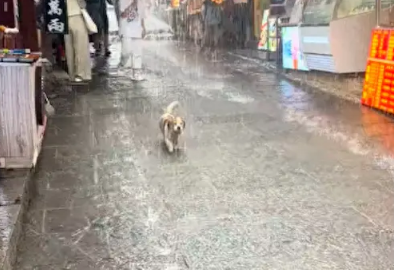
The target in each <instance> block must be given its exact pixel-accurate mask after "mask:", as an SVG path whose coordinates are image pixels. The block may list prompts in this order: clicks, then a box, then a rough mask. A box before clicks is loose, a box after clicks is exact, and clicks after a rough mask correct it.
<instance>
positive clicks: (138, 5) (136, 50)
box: [119, 0, 146, 81]
mask: <svg viewBox="0 0 394 270" xmlns="http://www.w3.org/2000/svg"><path fill="white" fill-rule="evenodd" d="M145 1H146V0H119V35H120V39H121V45H122V49H121V60H120V66H121V67H122V68H131V69H132V74H131V75H132V79H133V80H135V81H141V80H143V79H144V78H143V75H142V39H143V37H144V36H145V33H146V30H145V17H146V8H145V7H146V3H145Z"/></svg>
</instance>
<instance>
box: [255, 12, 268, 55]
mask: <svg viewBox="0 0 394 270" xmlns="http://www.w3.org/2000/svg"><path fill="white" fill-rule="evenodd" d="M269 15H270V10H269V9H266V10H264V12H263V19H262V20H261V32H260V41H259V44H258V49H259V50H267V49H268V17H269Z"/></svg>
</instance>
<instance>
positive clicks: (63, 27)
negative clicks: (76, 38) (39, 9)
mask: <svg viewBox="0 0 394 270" xmlns="http://www.w3.org/2000/svg"><path fill="white" fill-rule="evenodd" d="M43 1H45V9H44V12H45V14H44V18H45V19H44V20H45V29H46V31H47V32H48V33H50V34H61V35H65V34H68V16H67V3H66V0H43Z"/></svg>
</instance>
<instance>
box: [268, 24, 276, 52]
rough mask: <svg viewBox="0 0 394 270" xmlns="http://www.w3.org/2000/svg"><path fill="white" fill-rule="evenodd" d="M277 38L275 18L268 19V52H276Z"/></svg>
mask: <svg viewBox="0 0 394 270" xmlns="http://www.w3.org/2000/svg"><path fill="white" fill-rule="evenodd" d="M277 41H278V39H277V37H276V18H269V19H268V42H269V44H268V50H269V51H270V52H276V49H277Z"/></svg>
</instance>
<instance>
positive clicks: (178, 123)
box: [173, 117, 186, 134]
mask: <svg viewBox="0 0 394 270" xmlns="http://www.w3.org/2000/svg"><path fill="white" fill-rule="evenodd" d="M185 127H186V122H185V120H183V119H182V118H181V117H175V119H174V121H173V129H174V132H175V133H177V134H182V133H183V130H184V129H185Z"/></svg>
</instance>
